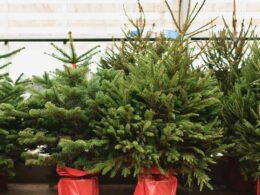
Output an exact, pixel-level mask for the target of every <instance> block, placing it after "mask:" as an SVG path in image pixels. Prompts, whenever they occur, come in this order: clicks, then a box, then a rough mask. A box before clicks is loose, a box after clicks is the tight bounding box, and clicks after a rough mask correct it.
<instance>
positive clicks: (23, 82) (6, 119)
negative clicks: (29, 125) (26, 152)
mask: <svg viewBox="0 0 260 195" xmlns="http://www.w3.org/2000/svg"><path fill="white" fill-rule="evenodd" d="M22 49H24V48H21V49H18V50H15V51H13V52H10V53H7V54H3V55H0V59H5V58H8V57H11V56H13V55H15V54H16V53H18V52H20V51H21V50H22ZM10 64H11V63H10V62H9V63H6V64H4V65H2V66H1V67H0V70H1V71H3V73H2V74H1V75H0V175H2V176H3V175H5V176H10V175H13V172H12V168H13V166H14V163H15V161H17V160H18V159H19V156H20V154H21V152H22V149H21V147H20V146H19V144H18V141H17V137H18V130H19V128H20V124H21V122H22V121H21V117H19V116H17V117H13V116H10V115H9V114H7V113H8V112H9V111H13V109H17V108H18V107H19V105H20V103H21V102H22V101H23V99H24V95H25V92H26V89H27V86H28V84H29V82H30V81H29V80H27V79H23V78H22V77H23V74H21V75H20V76H19V77H18V78H17V79H16V80H15V81H13V80H12V79H11V78H10V76H9V74H8V73H4V71H5V68H6V67H7V66H9V65H10Z"/></svg>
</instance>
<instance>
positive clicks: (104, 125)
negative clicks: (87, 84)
mask: <svg viewBox="0 0 260 195" xmlns="http://www.w3.org/2000/svg"><path fill="white" fill-rule="evenodd" d="M203 4H204V3H203ZM203 4H202V5H201V6H198V5H196V7H195V8H194V9H191V8H190V7H189V9H188V10H189V11H188V14H187V18H186V20H185V22H184V23H183V24H181V22H178V20H177V19H176V18H175V17H174V15H173V13H172V11H171V10H170V13H171V15H172V16H173V20H174V23H175V24H176V26H177V28H178V32H179V36H178V37H177V39H176V40H170V39H166V38H165V37H158V38H156V39H155V41H154V43H153V46H152V47H146V48H145V50H141V49H140V48H139V49H140V50H141V52H135V51H136V50H135V49H133V51H132V50H130V49H129V47H127V46H126V44H125V43H124V42H123V44H122V45H121V46H122V47H123V49H124V47H125V49H126V50H127V51H128V53H127V56H125V55H126V53H124V52H118V53H116V52H114V53H112V54H111V55H112V57H111V56H109V58H108V61H107V63H108V64H110V65H109V66H104V67H103V69H101V70H100V71H99V72H98V73H97V75H96V76H95V78H96V80H98V82H99V84H98V85H97V86H99V89H98V90H96V93H95V94H94V96H92V98H93V100H90V101H89V104H91V105H93V106H95V111H96V114H95V115H96V116H97V119H96V120H93V121H91V126H92V128H93V129H94V131H95V133H96V135H97V137H98V138H99V139H100V140H101V141H104V143H103V144H102V145H101V147H100V149H97V150H99V151H100V153H101V154H103V155H101V156H100V159H99V161H100V162H99V163H96V164H95V165H94V167H95V168H94V169H93V171H98V170H99V171H102V173H103V174H106V173H108V172H110V175H111V176H115V175H116V174H117V173H121V174H123V175H124V176H127V175H129V174H132V173H133V174H134V175H135V176H137V175H138V174H140V173H142V171H143V169H144V168H146V167H152V166H157V167H158V168H159V170H160V171H161V173H162V174H165V173H166V172H167V171H168V170H172V171H173V172H174V174H176V175H178V176H184V177H185V178H186V181H187V183H188V185H189V186H191V185H192V184H193V183H194V181H196V182H197V184H198V186H199V187H200V189H202V188H203V187H204V185H207V186H208V187H210V188H211V185H210V184H209V180H210V178H209V177H208V175H207V171H208V170H209V165H210V164H212V163H214V162H215V158H216V154H217V153H219V152H223V151H224V149H225V148H226V145H225V144H222V142H221V139H222V133H223V129H222V128H221V127H220V121H219V119H218V115H219V112H220V111H221V103H220V100H219V99H220V97H221V95H222V93H221V92H220V90H219V88H218V84H217V82H216V80H215V79H214V78H212V76H211V74H210V72H203V71H202V70H200V69H196V68H194V67H193V62H194V60H196V59H197V57H198V55H199V54H192V51H193V50H192V49H191V47H190V40H189V38H190V37H191V36H192V35H196V34H197V33H199V32H202V31H204V30H207V27H208V25H205V26H203V27H202V28H200V29H197V30H195V31H192V32H189V31H188V29H189V27H190V25H191V23H192V21H193V20H194V19H195V17H196V16H197V14H198V13H199V11H200V10H201V8H202V6H203ZM189 5H190V3H189ZM167 6H168V7H169V9H170V6H169V4H167ZM196 8H198V9H197V10H196ZM179 15H181V14H179ZM136 26H137V25H136ZM126 38H128V37H126ZM162 40H163V42H162ZM129 44H131V43H129ZM135 46H136V47H139V46H138V44H136V45H135ZM158 48H160V51H161V52H158ZM129 55H131V60H121V61H120V66H117V64H113V63H111V61H112V62H113V59H114V58H116V59H118V58H120V59H126V58H127V57H129ZM115 61H116V60H115ZM116 62H117V61H116Z"/></svg>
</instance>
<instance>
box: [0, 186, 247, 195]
mask: <svg viewBox="0 0 260 195" xmlns="http://www.w3.org/2000/svg"><path fill="white" fill-rule="evenodd" d="M133 191H134V185H100V195H132V194H133ZM0 194H2V195H57V192H55V191H54V190H52V191H51V190H50V189H49V186H48V185H47V184H9V190H8V191H7V192H2V193H0ZM177 194H178V195H251V194H250V193H236V192H227V191H225V190H218V191H212V192H190V193H188V192H182V191H181V190H179V192H178V193H177Z"/></svg>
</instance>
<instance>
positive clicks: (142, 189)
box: [134, 167, 178, 195]
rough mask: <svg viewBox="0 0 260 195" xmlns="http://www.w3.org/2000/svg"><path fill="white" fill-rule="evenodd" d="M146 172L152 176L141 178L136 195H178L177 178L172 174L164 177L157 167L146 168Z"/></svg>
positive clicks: (147, 175) (146, 175)
mask: <svg viewBox="0 0 260 195" xmlns="http://www.w3.org/2000/svg"><path fill="white" fill-rule="evenodd" d="M144 172H145V173H148V172H150V174H141V175H140V176H139V179H138V183H137V186H136V188H135V192H134V195H176V191H177V185H178V182H177V178H176V177H175V176H174V175H172V174H171V173H170V172H169V173H168V174H167V176H163V175H161V174H160V171H159V169H158V168H156V167H152V168H146V169H144Z"/></svg>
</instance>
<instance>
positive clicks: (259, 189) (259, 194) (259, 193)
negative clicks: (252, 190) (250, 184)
mask: <svg viewBox="0 0 260 195" xmlns="http://www.w3.org/2000/svg"><path fill="white" fill-rule="evenodd" d="M257 195H260V178H258V181H257Z"/></svg>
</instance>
